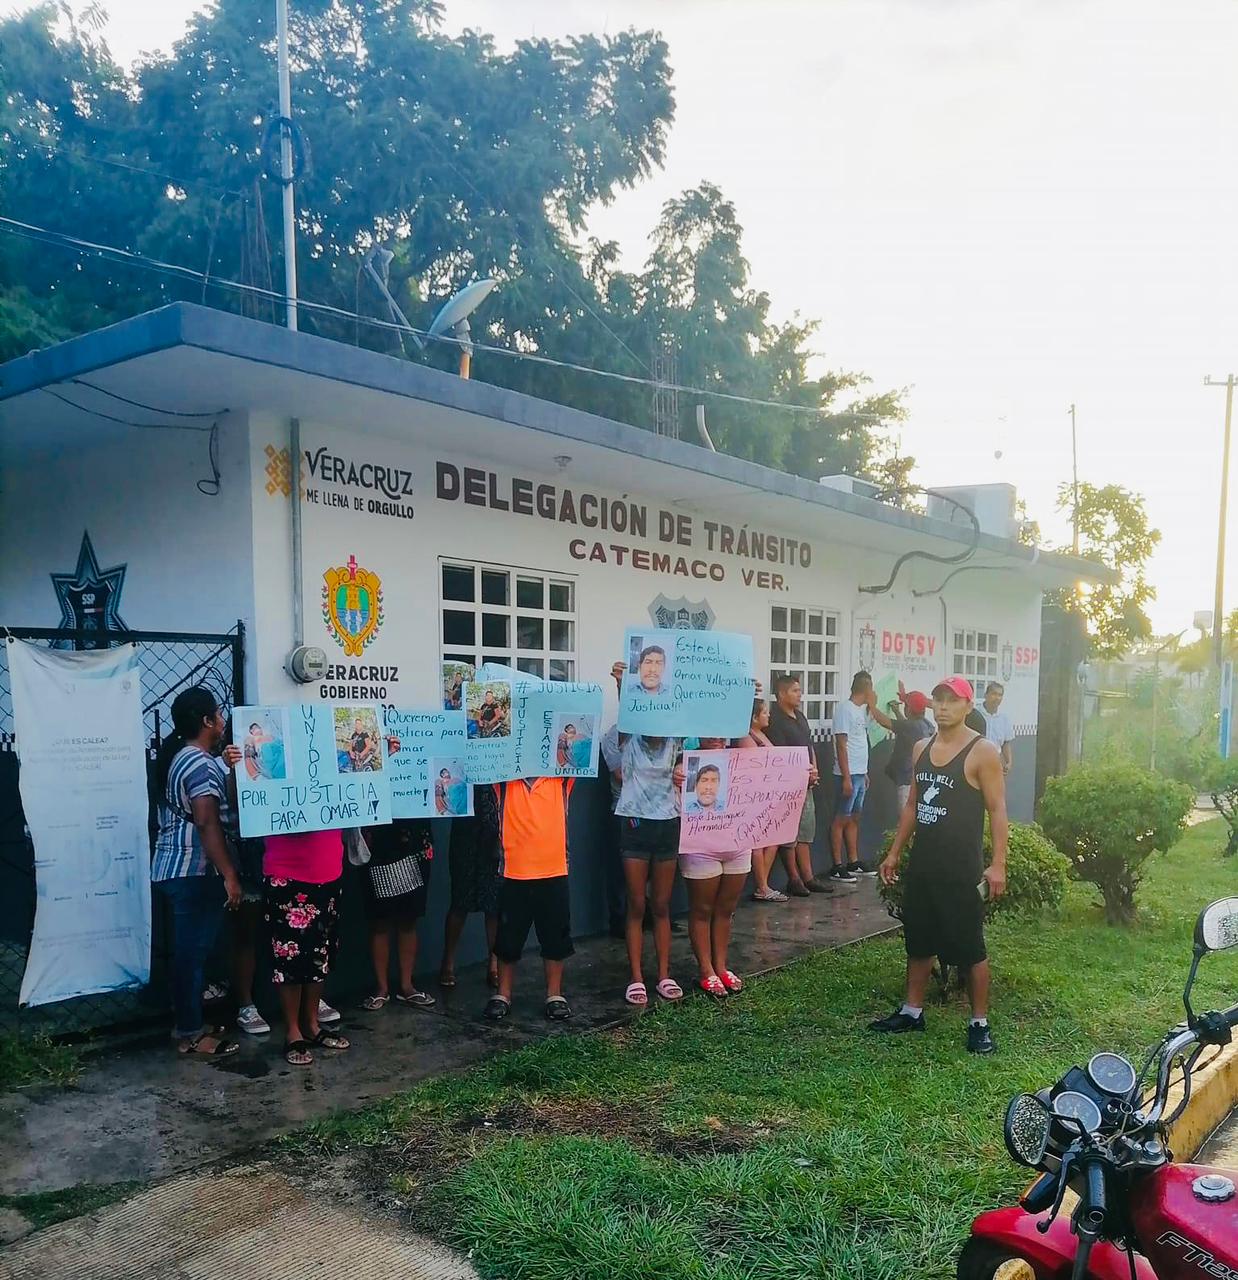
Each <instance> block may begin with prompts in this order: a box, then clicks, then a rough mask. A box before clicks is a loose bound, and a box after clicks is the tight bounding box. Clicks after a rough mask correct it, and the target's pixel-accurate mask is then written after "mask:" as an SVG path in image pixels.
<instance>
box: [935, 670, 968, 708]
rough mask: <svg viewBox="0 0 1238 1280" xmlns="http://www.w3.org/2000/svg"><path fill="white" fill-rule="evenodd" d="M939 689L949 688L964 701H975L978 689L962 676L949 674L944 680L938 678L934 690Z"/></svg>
mask: <svg viewBox="0 0 1238 1280" xmlns="http://www.w3.org/2000/svg"><path fill="white" fill-rule="evenodd" d="M938 689H949V690H950V692H951V693H952V694H954V696H955V697H956V698H962V699H963V701H964V702H975V701H976V691H975V690H974V689H973V688H972V687H971V682H970V681H968V680H964V679H963V677H962V676H947V677H946V678H945V679H944V680H938V682H937V683H936V684H935V685H934V686H933V692H934V693H936V692H937V690H938Z"/></svg>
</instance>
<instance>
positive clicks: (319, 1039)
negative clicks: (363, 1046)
mask: <svg viewBox="0 0 1238 1280" xmlns="http://www.w3.org/2000/svg"><path fill="white" fill-rule="evenodd" d="M310 1044H312V1045H317V1046H318V1047H319V1048H320V1049H347V1048H349V1047H350V1046H351V1044H352V1041H351V1040H349V1039H348V1037H347V1036H342V1035H340V1033H339V1032H338V1031H328V1030H327V1029H326V1027H319V1028H318V1034H317V1035H316V1036H315V1037H314V1038H313V1039H312V1040H311V1041H310Z"/></svg>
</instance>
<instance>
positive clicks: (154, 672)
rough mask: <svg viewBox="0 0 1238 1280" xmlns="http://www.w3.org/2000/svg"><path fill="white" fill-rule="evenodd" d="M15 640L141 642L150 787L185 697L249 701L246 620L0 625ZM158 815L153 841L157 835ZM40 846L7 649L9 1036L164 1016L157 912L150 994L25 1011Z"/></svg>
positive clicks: (3, 946)
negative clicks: (147, 626) (191, 625)
mask: <svg viewBox="0 0 1238 1280" xmlns="http://www.w3.org/2000/svg"><path fill="white" fill-rule="evenodd" d="M0 631H3V632H4V633H5V634H6V635H11V636H14V637H15V638H16V639H18V640H28V641H31V642H33V643H36V644H42V645H46V646H47V648H49V649H79V648H80V649H86V648H90V649H95V648H99V647H101V645H102V644H106V645H109V646H110V645H117V644H129V643H134V644H136V645H137V646H138V661H139V662H140V664H141V667H142V719H143V724H144V726H145V729H146V745H147V751H146V759H147V783H148V789H151V786H150V783H151V775H152V773H153V766H154V760H155V755H156V753H157V752H158V750H159V744H160V742H161V741H162V740H163V735H164V734H165V733H166V732H167V731H168V730H169V728H170V726H171V723H172V700H173V698H175V697H176V695H177V694H178V693H180V692H181V690H182V689H188V688H191V687H192V686H193V685H198V684H200V685H205V686H206V687H207V688H208V689H210V690H211V692H212V693H214V694H215V696H216V698H217V699H218V700H219V702H220V705H221V706H223V707H225V708H228V709H231V708H232V707H233V706H235V705H237V704H239V703H243V702H244V700H245V686H244V667H245V652H244V650H245V628H244V625H243V624H242V623H240V622H238V623H237V624H236V626H235V627H234V628H233V629H232V630H231V631H230V632H228V633H227V634H224V635H195V634H190V633H184V632H174V631H126V632H110V633H107V634H106V635H105V636H101V635H100V633H99V632H98V631H55V630H50V629H42V628H31V627H0ZM156 825H157V823H156V817H155V810H154V806H153V804H152V807H151V833H152V838H153V835H154V831H155V829H156ZM34 909H35V883H34V848H33V846H32V844H31V842H30V835H29V832H27V830H26V824H25V819H24V817H23V815H22V808H21V797H20V795H19V794H18V789H17V755H16V752H15V751H14V726H13V693H12V686H11V682H10V679H9V668H8V658H7V653H6V646H5V645H3V644H0V1032H16V1031H22V1032H33V1031H39V1032H45V1033H47V1034H51V1035H63V1034H65V1033H69V1032H82V1031H92V1030H98V1029H103V1028H115V1027H119V1026H124V1025H126V1024H132V1023H136V1022H141V1021H144V1020H146V1019H148V1018H151V1017H153V1016H156V1015H161V1014H162V1013H164V1012H165V1011H166V1009H167V1007H168V996H167V989H166V984H165V982H164V971H165V967H166V966H165V963H164V962H165V960H166V957H167V942H168V938H169V930H168V928H167V922H166V921H165V920H164V919H163V913H162V911H161V910H160V908H159V906H158V904H156V906H155V907H154V912H155V915H154V920H153V922H152V923H153V929H152V951H153V955H152V962H153V963H152V965H151V985H150V986H149V987H146V988H144V989H143V990H141V991H118V992H111V993H108V994H105V995H98V996H81V997H79V998H78V999H76V1000H64V1001H61V1002H59V1003H56V1004H49V1005H40V1006H38V1007H36V1008H32V1009H19V1008H18V1004H17V998H18V994H19V992H20V991H21V980H22V973H23V972H24V970H25V967H26V955H27V953H28V951H29V947H30V935H31V930H32V929H33V926H34Z"/></svg>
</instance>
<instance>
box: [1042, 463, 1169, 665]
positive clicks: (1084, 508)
mask: <svg viewBox="0 0 1238 1280" xmlns="http://www.w3.org/2000/svg"><path fill="white" fill-rule="evenodd" d="M1072 509H1073V510H1074V513H1075V518H1076V519H1077V521H1078V525H1079V551H1080V554H1082V555H1083V556H1085V557H1087V558H1088V559H1092V560H1097V561H1099V562H1100V563H1101V564H1103V565H1106V566H1107V567H1108V568H1110V569H1113V570H1115V571H1116V572H1117V573H1118V574H1119V581H1118V582H1117V583H1116V584H1115V585H1112V586H1111V585H1108V584H1100V585H1091V586H1086V587H1081V588H1080V589H1079V590H1078V591H1068V592H1059V593H1058V603H1059V604H1061V605H1062V606H1063V607H1065V608H1069V609H1075V610H1078V611H1079V612H1080V613H1082V615H1083V617H1084V619H1085V620H1086V622H1087V626H1088V632H1089V634H1090V635H1091V637H1092V650H1093V652H1094V653H1095V654H1096V656H1097V657H1099V658H1116V657H1120V656H1121V655H1122V654H1123V653H1125V652H1126V651H1127V650H1128V649H1129V648H1130V647H1131V645H1132V644H1133V643H1135V642H1136V641H1139V640H1145V639H1147V638H1148V637H1149V636H1150V635H1151V634H1152V624H1151V622H1150V621H1149V619H1148V615H1147V613H1146V612H1145V608H1144V606H1145V605H1147V604H1149V603H1150V602H1151V601H1152V600H1153V599H1154V598H1155V596H1156V592H1155V590H1154V589H1153V588H1152V586H1151V585H1150V584H1149V583H1148V579H1147V565H1148V560H1149V559H1150V558H1151V556H1152V553H1153V552H1154V551H1155V550H1156V547H1157V544H1158V543H1159V542H1160V540H1161V533H1160V530H1159V529H1153V528H1152V527H1151V526H1150V525H1149V523H1148V513H1147V510H1146V508H1145V506H1144V499H1143V497H1142V496H1141V495H1140V494H1137V493H1132V492H1131V491H1130V490H1129V489H1124V488H1123V487H1122V486H1121V485H1116V484H1107V485H1094V484H1088V483H1087V482H1086V481H1085V482H1082V483H1081V484H1080V485H1079V500H1078V506H1077V507H1076V506H1075V502H1074V494H1073V489H1072V486H1071V485H1069V484H1063V485H1061V486H1060V487H1059V489H1058V510H1059V511H1071V510H1072Z"/></svg>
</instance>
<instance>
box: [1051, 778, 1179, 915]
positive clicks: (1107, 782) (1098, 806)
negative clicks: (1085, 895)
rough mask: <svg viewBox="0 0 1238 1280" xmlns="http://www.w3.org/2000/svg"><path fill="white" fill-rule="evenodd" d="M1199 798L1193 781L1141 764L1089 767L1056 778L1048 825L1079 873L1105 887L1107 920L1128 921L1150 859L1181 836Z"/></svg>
mask: <svg viewBox="0 0 1238 1280" xmlns="http://www.w3.org/2000/svg"><path fill="white" fill-rule="evenodd" d="M1194 803H1195V794H1194V792H1193V791H1192V790H1191V788H1190V787H1189V786H1187V785H1186V784H1185V783H1182V782H1173V781H1170V780H1169V779H1168V778H1164V777H1161V776H1159V775H1158V774H1155V773H1149V772H1148V771H1147V770H1146V769H1140V768H1139V767H1138V766H1136V765H1130V764H1111V765H1082V766H1080V767H1079V768H1077V769H1072V770H1071V771H1070V772H1069V773H1067V774H1064V775H1063V776H1062V777H1060V778H1051V779H1050V780H1049V784H1048V786H1047V787H1046V788H1045V794H1044V799H1043V800H1042V801H1041V804H1040V823H1041V826H1042V827H1043V828H1044V831H1045V834H1046V835H1047V836H1048V837H1049V839H1050V840H1052V841H1053V843H1054V844H1055V845H1057V847H1058V848H1059V849H1060V850H1061V851H1062V852H1063V853H1064V854H1065V855H1066V857H1067V858H1068V859H1069V861H1070V864H1071V866H1072V868H1073V870H1074V873H1075V875H1076V876H1077V877H1078V878H1079V879H1080V880H1086V881H1087V882H1088V883H1090V884H1094V885H1096V887H1097V888H1098V889H1099V890H1100V891H1101V895H1102V896H1103V897H1104V900H1105V919H1106V920H1108V921H1109V923H1110V924H1128V923H1129V922H1130V921H1131V920H1132V919H1133V918H1134V915H1135V890H1136V888H1137V887H1138V885H1139V880H1140V877H1141V874H1142V868H1143V864H1144V863H1145V862H1146V861H1147V860H1148V858H1149V857H1150V856H1151V855H1152V853H1153V852H1155V851H1156V850H1160V851H1161V852H1162V853H1164V852H1165V851H1166V850H1167V849H1170V848H1171V847H1172V846H1173V845H1174V844H1175V843H1176V842H1177V841H1178V839H1179V837H1180V836H1181V835H1182V833H1183V831H1184V830H1185V828H1186V815H1187V814H1188V813H1190V811H1191V806H1192V805H1193V804H1194Z"/></svg>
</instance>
